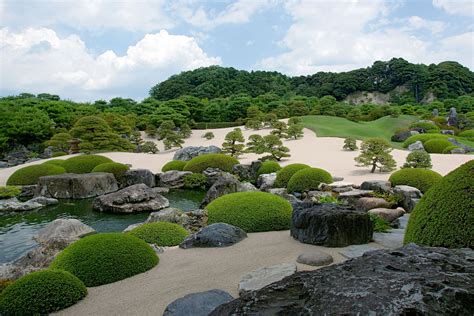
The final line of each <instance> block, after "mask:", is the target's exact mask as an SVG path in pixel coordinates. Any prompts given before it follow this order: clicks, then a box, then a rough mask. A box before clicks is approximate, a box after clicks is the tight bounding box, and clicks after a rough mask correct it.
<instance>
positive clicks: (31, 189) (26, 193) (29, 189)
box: [20, 184, 38, 198]
mask: <svg viewBox="0 0 474 316" xmlns="http://www.w3.org/2000/svg"><path fill="white" fill-rule="evenodd" d="M37 189H38V186H37V185H36V184H32V185H23V186H21V193H20V197H21V198H31V197H33V196H34V195H35V192H36V190H37Z"/></svg>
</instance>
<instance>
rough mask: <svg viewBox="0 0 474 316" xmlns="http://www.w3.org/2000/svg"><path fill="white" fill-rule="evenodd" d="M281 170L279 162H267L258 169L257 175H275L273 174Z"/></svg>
mask: <svg viewBox="0 0 474 316" xmlns="http://www.w3.org/2000/svg"><path fill="white" fill-rule="evenodd" d="M280 169H281V167H280V164H279V163H278V162H276V161H272V160H267V161H264V162H262V165H261V166H260V168H259V169H258V171H257V174H258V175H261V174H268V173H273V172H277V171H278V170H280Z"/></svg>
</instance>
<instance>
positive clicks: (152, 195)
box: [92, 183, 169, 213]
mask: <svg viewBox="0 0 474 316" xmlns="http://www.w3.org/2000/svg"><path fill="white" fill-rule="evenodd" d="M168 206H169V201H168V199H166V198H165V197H163V196H162V195H160V194H158V193H156V192H155V191H153V189H151V188H150V187H148V186H147V185H146V184H143V183H141V184H135V185H132V186H129V187H128V188H125V189H122V190H120V191H117V192H114V193H110V194H107V195H103V196H99V197H98V198H96V199H95V200H94V202H93V203H92V208H93V209H94V210H96V211H99V212H108V213H137V212H150V211H156V210H159V209H162V208H165V207H168Z"/></svg>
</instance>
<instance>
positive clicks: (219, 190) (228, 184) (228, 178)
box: [201, 172, 257, 208]
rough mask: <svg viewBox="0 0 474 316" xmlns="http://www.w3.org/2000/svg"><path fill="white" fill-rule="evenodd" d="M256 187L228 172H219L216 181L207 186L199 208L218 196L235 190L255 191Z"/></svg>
mask: <svg viewBox="0 0 474 316" xmlns="http://www.w3.org/2000/svg"><path fill="white" fill-rule="evenodd" d="M256 190H257V189H256V188H255V187H254V186H253V185H252V184H251V183H248V182H244V183H241V182H240V181H239V180H237V179H236V178H235V177H234V176H233V175H231V174H230V173H227V172H224V173H221V174H220V176H219V178H218V179H217V181H216V182H215V183H214V184H213V185H212V187H210V188H209V190H208V191H207V193H206V196H205V197H204V199H203V201H202V202H201V208H203V207H205V206H206V205H207V204H209V203H211V202H212V201H214V200H215V199H217V198H218V197H220V196H223V195H226V194H229V193H235V192H247V191H256Z"/></svg>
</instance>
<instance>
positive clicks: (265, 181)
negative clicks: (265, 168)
mask: <svg viewBox="0 0 474 316" xmlns="http://www.w3.org/2000/svg"><path fill="white" fill-rule="evenodd" d="M275 180H276V173H275V172H274V173H267V174H261V175H259V176H258V178H257V188H259V190H260V191H268V190H269V189H272V188H273V185H274V184H275Z"/></svg>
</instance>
